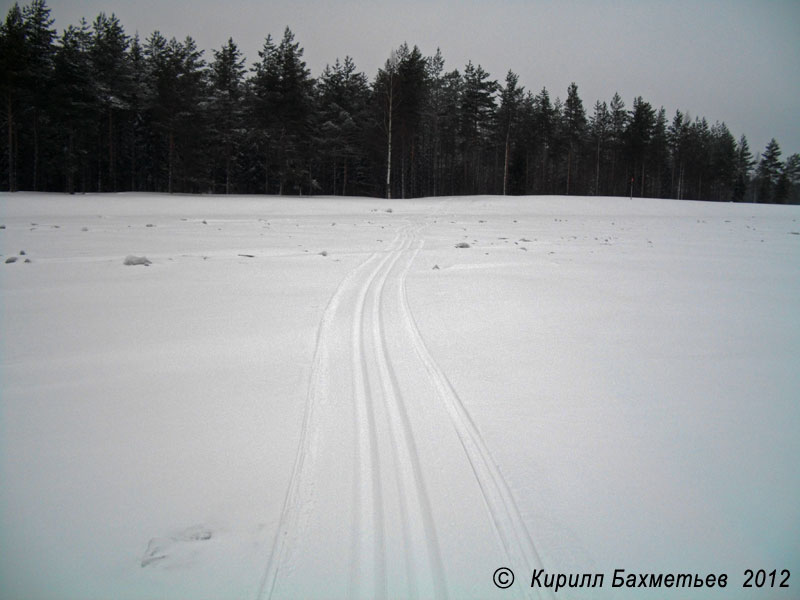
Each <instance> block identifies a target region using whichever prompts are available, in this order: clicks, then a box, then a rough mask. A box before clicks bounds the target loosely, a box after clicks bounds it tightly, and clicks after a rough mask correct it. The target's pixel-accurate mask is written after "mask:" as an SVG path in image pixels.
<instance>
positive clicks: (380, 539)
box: [257, 206, 552, 600]
mask: <svg viewBox="0 0 800 600" xmlns="http://www.w3.org/2000/svg"><path fill="white" fill-rule="evenodd" d="M443 208H444V207H443V206H440V207H439V209H440V210H442V209H443ZM423 227H424V224H417V225H413V224H411V223H409V222H405V223H404V224H403V225H402V226H400V228H399V230H398V232H397V234H396V236H395V237H394V239H393V240H392V242H391V243H390V244H389V247H388V248H387V249H385V250H382V251H378V252H375V253H373V254H371V255H370V256H369V257H368V258H367V259H366V260H364V261H363V262H362V263H361V264H360V265H359V266H357V267H356V268H355V269H353V270H352V271H351V272H350V273H348V275H347V276H346V277H345V278H344V279H343V280H342V281H341V283H340V284H339V286H338V287H337V289H336V291H335V292H334V294H333V296H332V297H331V299H330V300H329V302H328V304H327V306H326V307H325V310H324V312H323V316H322V319H321V321H320V324H319V326H318V328H317V333H316V344H315V350H314V358H313V362H312V368H311V373H310V380H309V389H308V393H307V397H306V405H305V414H304V417H303V423H302V426H301V432H300V441H299V445H298V450H297V455H296V458H295V463H294V467H293V470H292V474H291V477H290V483H289V487H288V490H287V493H286V496H285V499H284V503H283V509H282V512H281V516H280V518H279V521H278V528H277V531H276V534H275V538H274V540H273V544H272V550H271V553H270V557H269V559H268V561H267V565H266V568H265V571H264V573H263V575H262V578H261V582H260V586H259V588H258V594H257V598H258V599H259V600H265V599H267V598H272V597H273V595H278V596H280V595H281V594H280V591H276V590H279V587H280V586H279V585H278V584H279V582H280V581H281V580H282V579H283V578H284V577H292V576H293V575H294V570H293V566H292V564H291V563H292V560H291V559H292V555H297V554H298V553H301V551H302V550H303V549H304V548H305V546H306V545H307V544H305V543H304V536H305V537H307V536H308V535H309V532H308V525H307V522H308V520H309V518H310V513H312V512H313V511H314V510H315V507H316V506H317V502H318V501H320V502H322V501H323V500H324V501H326V502H328V503H331V502H340V501H341V499H338V498H323V499H321V500H318V499H317V498H316V497H315V491H316V490H315V485H316V483H317V482H315V481H314V479H315V477H314V470H315V466H316V462H317V461H319V460H321V457H320V453H321V452H324V451H325V449H324V448H320V447H319V446H320V445H321V444H323V443H324V442H321V438H324V434H325V427H326V426H327V427H335V426H336V425H335V424H329V423H326V422H325V421H326V419H325V418H324V415H323V416H320V415H318V413H319V411H320V408H321V407H324V406H325V405H326V404H327V403H328V402H329V401H330V396H332V395H333V394H334V392H331V390H330V389H329V387H330V384H331V383H332V381H333V380H334V378H335V377H334V372H333V369H337V368H338V369H341V368H346V367H349V369H350V371H351V372H350V383H349V384H350V386H351V390H350V391H351V392H352V394H351V396H352V397H348V401H349V402H351V403H352V406H351V407H350V410H349V412H350V414H351V415H352V419H353V431H354V432H355V440H352V441H351V443H352V444H353V446H354V448H353V456H354V459H353V463H354V464H353V466H352V478H353V480H352V486H351V489H352V491H351V493H352V509H351V510H350V511H349V513H348V514H349V515H350V519H351V527H350V534H349V535H350V542H349V553H350V554H349V573H348V574H347V582H348V591H347V596H348V597H350V598H360V597H367V598H387V597H398V594H399V595H400V596H402V597H407V598H415V597H417V596H418V595H419V594H420V593H422V594H423V597H427V595H430V593H433V594H434V595H435V597H437V598H447V597H448V585H447V581H446V576H445V568H444V561H443V559H442V551H441V545H440V540H439V535H438V533H437V528H436V523H435V519H434V514H435V513H434V510H433V507H432V497H431V495H430V493H429V485H428V482H426V478H425V473H424V469H423V459H422V458H421V454H420V451H419V449H418V443H417V435H415V431H414V427H413V425H412V423H413V418H412V417H410V416H409V409H411V411H412V414H413V410H414V407H413V406H410V405H409V404H408V402H407V401H406V399H405V398H404V395H403V391H402V389H403V383H404V382H403V381H402V380H401V377H400V376H399V374H398V370H397V368H396V366H395V363H394V362H393V360H392V356H393V355H392V352H391V347H392V345H391V344H390V343H389V339H390V337H389V335H387V331H391V333H392V337H393V338H397V337H403V339H405V340H408V341H410V346H411V348H413V350H411V349H409V351H407V352H406V353H405V355H404V356H402V357H401V358H403V360H404V361H405V362H408V360H409V359H410V358H414V357H416V359H417V363H421V365H419V366H420V368H419V369H418V370H419V371H420V372H424V373H425V374H426V375H427V379H428V381H429V384H430V385H431V386H432V389H433V390H435V393H436V396H437V399H438V401H439V403H440V405H441V408H443V409H444V413H446V414H447V416H448V417H449V421H450V423H451V424H452V426H453V428H454V430H455V432H456V434H457V439H458V440H459V441H460V443H461V447H462V450H463V456H464V457H465V458H466V460H467V461H468V463H469V468H470V470H471V472H472V474H473V475H474V478H475V483H476V484H477V486H478V488H479V490H480V495H481V498H482V499H483V503H484V508H485V510H486V515H487V518H488V520H489V522H490V523H491V527H492V529H493V530H494V532H495V534H496V538H497V540H498V544H499V547H500V549H501V551H502V554H503V555H504V556H505V558H506V560H507V564H506V565H498V566H511V567H512V568H513V569H514V571H515V572H517V573H518V574H519V576H520V583H518V584H517V585H516V586H514V589H515V591H516V592H517V594H518V595H519V594H521V595H523V596H524V597H552V596H550V594H545V590H531V589H530V588H529V587H527V585H526V584H525V580H526V576H525V575H524V573H527V574H528V575H527V576H530V573H532V571H533V569H535V568H538V569H541V568H542V561H541V558H540V555H539V552H538V550H537V549H536V546H535V544H534V542H533V539H532V537H531V535H530V533H529V532H528V530H527V528H526V526H525V523H524V521H523V519H522V516H521V514H520V512H519V509H518V507H517V505H516V502H515V500H514V498H513V495H512V493H511V490H510V488H509V486H508V483H507V482H506V481H505V479H504V477H503V476H502V474H501V472H500V469H499V467H498V466H497V464H496V463H495V462H494V460H493V458H492V456H491V454H490V453H489V450H488V447H487V445H486V443H485V441H484V439H483V437H482V436H481V434H480V431H479V429H478V427H477V426H476V424H475V422H474V421H473V419H472V417H471V416H470V414H469V412H468V411H467V409H466V407H465V406H464V404H463V402H462V401H461V398H460V397H459V396H458V394H457V393H456V391H455V388H454V387H453V385H452V384H451V382H450V381H449V379H448V378H447V376H446V375H445V373H444V372H443V371H442V369H441V368H440V366H439V365H438V364H437V363H436V361H435V359H434V358H433V357H432V355H431V353H430V352H429V350H428V348H427V346H426V345H425V342H424V340H423V337H422V334H421V333H420V331H419V328H418V325H417V322H416V320H415V319H414V316H413V313H412V312H411V309H410V305H409V302H408V294H407V290H406V278H407V276H408V273H409V271H410V269H411V266H412V264H413V262H414V260H415V259H416V257H417V255H418V254H419V252H420V250H421V249H422V247H423V246H424V241H423V240H421V239H420V238H419V235H418V234H419V231H420V230H421V229H422V228H423ZM401 259H402V260H401ZM387 284H388V285H387ZM387 290H389V291H388V292H387ZM393 315H396V316H397V317H399V318H397V319H395V322H392V320H391V319H390V318H389V317H390V316H393ZM342 320H345V321H348V320H349V325H347V329H346V330H347V331H349V334H350V336H351V339H350V341H349V343H348V344H346V345H345V346H344V347H343V348H344V349H346V350H343V348H340V347H338V346H337V336H336V327H337V326H338V327H341V321H342ZM397 321H399V323H398V322H397ZM392 327H394V328H397V327H399V328H400V330H401V331H399V332H397V331H393V330H392ZM402 347H403V348H405V347H407V346H402ZM342 351H346V352H348V353H349V354H350V357H349V361H344V362H341V361H335V360H334V355H335V354H336V353H337V352H342ZM395 352H398V350H397V346H395ZM396 358H397V357H396V356H395V359H396ZM339 392H340V393H341V394H342V395H344V396H347V390H339ZM411 404H412V405H413V402H412V403H411ZM454 440H455V438H454ZM387 446H388V447H387ZM387 514H389V515H391V517H387ZM392 533H394V536H392V535H391V534H392ZM398 537H400V538H402V539H401V540H398V539H397V538H398ZM398 544H399V545H398ZM396 545H397V546H396ZM399 548H402V551H400V550H399ZM398 554H399V556H398ZM398 562H402V563H403V565H402V576H400V575H398V573H397V570H396V569H395V570H393V571H391V572H390V570H389V569H390V567H392V566H396V565H397V563H398ZM490 576H491V574H488V575H487V577H490ZM403 577H404V579H403V580H402V581H398V579H402V578H403ZM489 585H491V583H490V582H489ZM420 590H427V594H426V592H425V591H422V592H420ZM510 591H511V590H507V592H510ZM320 592H321V593H324V591H323V590H320ZM535 592H539V594H540V595H538V596H537V595H535Z"/></svg>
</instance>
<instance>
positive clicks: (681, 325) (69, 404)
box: [0, 193, 800, 600]
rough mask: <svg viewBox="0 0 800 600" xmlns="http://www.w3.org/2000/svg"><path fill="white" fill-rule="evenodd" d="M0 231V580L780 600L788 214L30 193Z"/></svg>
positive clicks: (794, 218)
mask: <svg viewBox="0 0 800 600" xmlns="http://www.w3.org/2000/svg"><path fill="white" fill-rule="evenodd" d="M0 227H2V229H0V253H2V257H0V327H1V328H0V338H1V339H2V342H0V343H1V344H2V347H1V349H0V411H2V412H0V519H1V520H0V598H4V599H5V598H8V599H37V598H49V599H67V598H79V599H93V598H96V599H101V598H120V599H126V598H133V599H150V598H165V599H172V598H176V599H177V598H208V599H225V598H244V599H256V598H259V599H265V598H270V597H274V598H313V597H324V598H329V597H334V598H335V597H341V598H377V597H383V596H386V597H392V598H405V597H420V598H429V597H446V596H447V597H450V598H469V597H475V598H516V597H526V596H531V597H538V592H540V591H542V590H539V589H535V590H531V589H530V588H529V584H530V581H531V575H532V572H533V569H541V568H543V569H545V570H546V573H548V574H550V573H564V574H583V573H603V574H604V582H603V586H602V587H601V588H588V589H586V588H584V589H566V590H559V592H558V593H557V594H555V597H566V598H595V597H597V598H626V599H627V598H641V597H654V598H667V599H669V598H676V599H677V598H701V597H709V598H723V599H725V600H727V599H730V598H787V599H788V598H797V597H798V594H799V593H800V592H798V590H800V510H798V507H800V401H799V400H800V208H799V207H777V206H754V205H733V204H707V203H695V202H678V201H657V200H637V199H635V200H633V201H631V200H628V199H620V198H575V197H571V198H565V197H533V198H507V199H506V198H497V197H473V198H447V199H423V200H415V201H408V200H406V201H402V200H393V201H386V200H375V199H355V198H346V199H342V198H258V197H233V198H226V197H208V196H203V197H193V196H163V195H125V194H123V195H111V196H104V195H96V196H83V197H81V196H74V197H70V196H63V195H46V194H38V195H37V194H21V193H20V194H13V195H9V194H3V195H0ZM462 243H466V244H468V245H469V247H461V248H459V247H456V246H457V245H459V244H462ZM21 251H24V252H25V254H24V255H21ZM128 255H133V256H145V257H147V258H148V259H149V260H150V261H151V262H152V264H151V265H150V266H141V265H138V266H126V265H124V264H123V261H124V260H125V258H126V256H128ZM12 256H16V257H17V260H16V262H13V263H6V260H7V259H8V258H9V257H12ZM26 259H29V260H30V262H29V263H28V262H25V260H26ZM499 567H509V568H511V569H513V571H514V573H515V574H516V582H515V583H514V585H513V586H512V587H511V588H510V589H508V590H501V589H498V588H497V587H495V585H494V583H493V580H492V578H493V573H494V572H495V570H496V569H497V568H499ZM615 569H625V572H626V574H628V573H642V574H644V573H654V574H659V573H663V574H668V573H676V574H677V573H697V574H700V575H706V574H709V573H715V574H720V573H725V574H727V575H728V578H729V583H728V587H727V588H725V589H724V590H720V589H718V588H714V589H713V590H707V589H699V588H692V589H691V590H683V589H677V590H676V589H674V588H673V589H665V588H661V589H657V590H650V591H649V595H648V594H647V593H645V591H646V590H643V589H641V588H638V589H628V588H625V587H622V588H616V589H615V588H612V576H613V573H614V570H615ZM746 569H753V570H757V569H766V570H767V571H772V570H773V569H777V570H778V573H779V574H780V572H781V570H783V569H787V570H789V571H790V572H791V578H790V579H789V585H790V586H791V587H790V588H788V589H787V588H783V589H780V588H762V589H753V588H750V589H743V588H742V584H743V583H744V580H745V577H744V572H745V570H746ZM778 583H780V577H779V581H778ZM544 592H545V593H544V594H543V597H548V596H552V594H550V592H552V590H544Z"/></svg>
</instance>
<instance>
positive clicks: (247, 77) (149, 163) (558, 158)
mask: <svg viewBox="0 0 800 600" xmlns="http://www.w3.org/2000/svg"><path fill="white" fill-rule="evenodd" d="M565 91H566V96H565V98H564V99H563V100H562V99H561V98H560V97H552V96H551V93H550V92H549V91H548V90H546V89H544V88H542V89H541V90H538V91H537V90H532V89H526V88H525V87H524V86H523V85H522V84H521V82H520V81H519V80H518V77H517V75H516V74H515V73H513V72H512V71H508V73H507V74H506V75H505V76H504V77H502V79H500V80H498V79H495V78H493V77H492V75H491V74H489V73H487V72H486V71H485V70H484V69H483V68H482V67H481V66H480V64H473V63H472V62H469V63H468V64H467V65H465V66H464V67H463V69H460V70H452V71H450V70H447V69H446V68H445V60H444V57H443V56H442V53H441V52H439V51H437V53H436V54H435V55H434V56H423V55H422V53H421V52H420V50H419V49H418V48H417V47H416V46H414V47H409V46H408V45H407V44H403V45H401V46H400V47H399V48H397V49H396V50H395V51H393V52H392V53H391V55H390V56H389V57H387V60H386V62H385V64H384V67H383V68H382V69H380V70H379V71H378V72H377V73H376V74H374V75H373V76H372V78H370V77H369V76H368V75H366V74H365V73H363V72H360V71H359V70H358V68H357V67H356V65H355V64H354V62H353V60H352V59H351V58H349V57H345V58H344V59H343V60H340V59H336V60H335V61H334V62H333V63H332V64H330V65H328V66H327V67H326V68H325V70H324V71H323V72H322V73H321V74H320V75H319V77H318V78H316V79H315V78H313V77H312V76H311V73H310V71H309V69H307V68H306V64H305V62H304V61H303V49H302V47H301V45H300V43H299V42H298V41H296V40H295V38H294V35H293V34H292V32H291V31H290V29H289V28H287V29H286V30H285V31H284V33H283V36H282V38H281V39H277V38H272V37H271V36H267V37H266V39H265V41H264V44H263V48H262V49H261V51H259V53H258V59H257V60H256V61H255V62H253V63H249V62H248V61H247V59H246V58H245V57H244V56H243V55H242V53H241V51H240V50H239V48H238V47H237V45H236V43H235V42H234V41H233V40H232V39H230V40H228V42H227V43H226V44H225V45H224V46H223V47H221V48H219V49H216V50H212V51H211V54H210V55H206V54H205V53H204V52H203V51H202V50H200V49H198V48H197V45H196V44H195V42H194V41H193V39H192V38H190V37H189V38H186V39H185V40H183V41H178V40H176V39H175V38H172V39H167V38H166V37H165V36H164V35H162V34H161V33H160V32H158V31H156V32H154V33H152V34H151V35H150V36H148V37H147V38H146V39H140V38H139V36H138V35H133V36H131V35H128V34H127V33H126V32H125V29H124V27H123V24H122V23H120V21H119V20H118V19H117V18H116V17H115V16H114V15H111V16H110V17H109V16H106V15H105V14H100V15H98V16H97V17H96V18H95V19H94V20H93V21H92V22H91V23H90V22H87V21H86V20H82V21H81V23H79V24H78V25H70V26H69V27H67V28H66V29H64V30H63V31H61V32H58V31H57V30H56V29H55V27H54V22H53V19H52V17H51V14H50V10H49V8H48V7H47V5H46V2H45V1H44V0H33V2H31V3H30V4H29V5H26V6H23V7H20V6H19V5H18V4H15V5H14V6H13V7H12V8H11V9H10V10H9V12H8V14H7V16H6V17H5V21H4V22H3V23H2V25H1V26H0V97H1V98H2V110H1V111H0V112H1V113H2V117H1V118H0V119H1V120H2V125H3V135H2V136H0V139H2V142H1V143H2V149H1V152H2V159H1V160H2V165H1V167H0V168H1V169H2V175H0V186H2V189H6V190H10V191H16V190H32V191H59V192H68V193H86V192H122V191H152V192H170V193H173V192H185V193H217V194H232V193H237V194H249V193H261V194H263V193H266V194H329V195H366V196H380V197H392V198H412V197H419V196H442V195H464V194H575V195H579V194H580V195H625V196H627V195H630V194H632V195H634V196H642V197H664V198H679V199H698V200H716V201H731V200H732V201H736V202H743V201H744V202H764V203H766V202H773V203H798V202H800V155H798V154H793V155H791V156H789V157H787V158H786V159H785V160H781V150H780V147H779V145H778V143H777V142H776V141H775V140H774V139H773V140H772V141H771V142H770V143H769V144H768V145H767V147H766V148H765V149H764V151H763V152H762V153H761V154H759V153H758V152H757V150H754V149H751V148H750V147H749V146H748V143H747V139H746V137H745V136H744V135H742V136H740V137H738V139H737V137H736V136H735V135H734V134H733V133H731V131H729V130H728V128H727V127H726V125H725V124H724V123H720V122H714V123H713V124H710V122H709V121H708V120H706V118H704V117H697V116H695V117H694V118H692V117H690V115H688V114H683V113H681V112H680V111H677V112H676V113H675V114H674V115H667V114H666V111H665V110H664V109H663V108H657V105H655V104H651V102H649V101H648V100H646V99H644V98H642V97H637V98H634V99H633V100H632V101H631V102H630V104H626V102H625V101H624V100H623V99H622V98H620V96H619V95H618V94H615V95H614V97H613V98H611V99H610V100H609V101H608V102H606V101H596V102H595V103H594V104H593V105H584V103H583V100H582V99H581V97H580V95H579V92H578V87H577V85H575V84H574V83H573V84H571V85H570V86H569V88H568V89H567V90H565Z"/></svg>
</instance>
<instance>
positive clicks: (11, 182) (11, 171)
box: [6, 92, 17, 192]
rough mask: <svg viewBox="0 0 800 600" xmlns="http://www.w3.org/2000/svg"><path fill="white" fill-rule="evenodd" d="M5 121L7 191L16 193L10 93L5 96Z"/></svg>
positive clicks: (12, 115)
mask: <svg viewBox="0 0 800 600" xmlns="http://www.w3.org/2000/svg"><path fill="white" fill-rule="evenodd" d="M6 119H7V121H8V191H9V192H16V191H17V173H16V165H15V164H14V108H13V105H12V103H11V92H8V94H7V95H6Z"/></svg>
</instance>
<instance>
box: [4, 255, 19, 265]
mask: <svg viewBox="0 0 800 600" xmlns="http://www.w3.org/2000/svg"><path fill="white" fill-rule="evenodd" d="M15 262H17V257H16V256H9V257H8V258H7V259H6V264H7V265H10V264H11V263H15Z"/></svg>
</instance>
